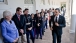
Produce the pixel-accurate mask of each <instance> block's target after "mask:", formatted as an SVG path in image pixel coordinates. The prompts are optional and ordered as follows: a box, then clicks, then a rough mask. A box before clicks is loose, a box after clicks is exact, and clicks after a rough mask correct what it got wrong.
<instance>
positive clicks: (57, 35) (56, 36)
mask: <svg viewBox="0 0 76 43" xmlns="http://www.w3.org/2000/svg"><path fill="white" fill-rule="evenodd" d="M52 37H53V43H56V40H57V43H61V34H58V33H57V32H54V31H52Z"/></svg>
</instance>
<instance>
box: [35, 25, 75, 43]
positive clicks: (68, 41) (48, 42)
mask: <svg viewBox="0 0 76 43" xmlns="http://www.w3.org/2000/svg"><path fill="white" fill-rule="evenodd" d="M69 29H70V27H69V26H67V27H65V28H63V35H62V43H73V41H74V40H73V39H74V38H73V37H74V34H70V33H69ZM72 35H73V36H72ZM70 36H71V38H70ZM35 43H52V34H51V30H50V29H46V32H45V35H44V36H43V39H42V40H40V39H36V40H35Z"/></svg>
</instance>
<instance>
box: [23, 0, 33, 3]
mask: <svg viewBox="0 0 76 43" xmlns="http://www.w3.org/2000/svg"><path fill="white" fill-rule="evenodd" d="M24 3H25V4H33V0H24Z"/></svg>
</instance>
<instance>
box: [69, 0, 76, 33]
mask: <svg viewBox="0 0 76 43" xmlns="http://www.w3.org/2000/svg"><path fill="white" fill-rule="evenodd" d="M75 24H76V0H73V4H72V14H71V30H70V33H75Z"/></svg>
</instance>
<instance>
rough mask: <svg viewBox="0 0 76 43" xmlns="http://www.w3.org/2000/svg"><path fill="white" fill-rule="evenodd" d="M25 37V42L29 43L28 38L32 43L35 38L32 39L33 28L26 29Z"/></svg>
mask: <svg viewBox="0 0 76 43" xmlns="http://www.w3.org/2000/svg"><path fill="white" fill-rule="evenodd" d="M26 37H27V43H30V38H31V40H32V43H34V41H35V39H34V31H33V30H30V31H26Z"/></svg>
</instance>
